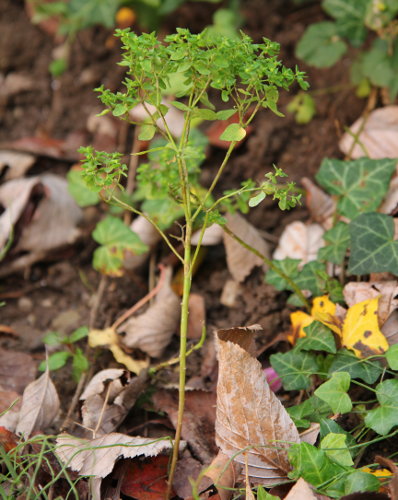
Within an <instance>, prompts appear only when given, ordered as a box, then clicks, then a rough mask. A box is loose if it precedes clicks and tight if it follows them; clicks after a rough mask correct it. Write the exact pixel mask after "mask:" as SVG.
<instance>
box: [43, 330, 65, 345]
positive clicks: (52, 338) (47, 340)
mask: <svg viewBox="0 0 398 500" xmlns="http://www.w3.org/2000/svg"><path fill="white" fill-rule="evenodd" d="M42 340H43V342H44V344H47V345H58V344H60V343H61V342H62V340H63V337H62V335H61V334H60V333H59V332H48V333H46V335H44V337H43V339H42Z"/></svg>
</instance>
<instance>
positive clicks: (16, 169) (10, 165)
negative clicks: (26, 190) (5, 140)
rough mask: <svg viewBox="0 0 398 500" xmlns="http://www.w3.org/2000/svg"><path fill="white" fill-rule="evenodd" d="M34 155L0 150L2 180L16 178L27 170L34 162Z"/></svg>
mask: <svg viewBox="0 0 398 500" xmlns="http://www.w3.org/2000/svg"><path fill="white" fill-rule="evenodd" d="M35 161H36V160H35V157H34V156H33V155H29V154H26V153H20V152H18V151H0V173H2V174H3V172H4V170H5V169H7V171H6V172H5V175H4V180H6V181H9V180H11V179H18V178H19V177H22V176H23V175H24V174H25V172H27V171H28V170H29V169H30V167H31V166H32V165H33V164H34V162H35Z"/></svg>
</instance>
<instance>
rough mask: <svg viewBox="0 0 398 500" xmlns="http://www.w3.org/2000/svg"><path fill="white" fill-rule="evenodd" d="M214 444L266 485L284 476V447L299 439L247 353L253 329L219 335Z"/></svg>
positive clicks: (220, 331)
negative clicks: (246, 462) (245, 454)
mask: <svg viewBox="0 0 398 500" xmlns="http://www.w3.org/2000/svg"><path fill="white" fill-rule="evenodd" d="M217 337H218V346H219V351H218V356H219V380H218V385H217V419H216V442H217V444H218V445H219V447H220V448H221V451H222V452H223V453H225V454H226V455H228V456H230V457H232V456H233V457H234V460H235V461H237V462H239V463H241V464H244V463H245V458H244V457H243V456H242V453H240V452H243V451H246V452H247V460H248V465H249V475H250V476H251V477H255V478H261V482H263V483H264V484H267V485H271V484H273V483H275V482H280V481H281V480H283V479H285V478H286V477H287V473H288V472H289V470H290V464H289V460H288V457H287V449H288V447H289V445H288V444H287V443H299V441H300V438H299V435H298V432H297V429H296V426H295V425H294V423H293V421H292V420H291V418H290V416H289V415H288V413H287V412H286V410H285V409H284V408H283V406H282V404H281V403H280V401H279V399H278V398H277V397H276V396H275V394H274V393H273V392H272V391H271V389H270V388H269V386H268V384H267V381H266V378H265V375H264V373H263V370H262V368H261V365H260V363H259V362H258V361H257V360H256V359H255V358H253V357H252V355H251V354H249V352H250V351H252V349H253V328H252V327H247V328H231V329H229V330H219V331H218V332H217Z"/></svg>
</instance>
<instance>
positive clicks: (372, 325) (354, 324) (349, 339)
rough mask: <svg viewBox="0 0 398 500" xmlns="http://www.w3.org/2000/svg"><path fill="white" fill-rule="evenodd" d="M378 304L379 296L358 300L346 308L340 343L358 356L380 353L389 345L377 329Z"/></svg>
mask: <svg viewBox="0 0 398 500" xmlns="http://www.w3.org/2000/svg"><path fill="white" fill-rule="evenodd" d="M378 305H379V297H376V298H375V299H368V300H364V301H362V302H358V304H355V305H353V306H352V307H350V308H349V309H348V312H347V316H346V318H345V320H344V325H343V335H342V344H343V345H344V346H345V347H348V348H349V349H352V350H353V351H354V352H355V354H356V356H358V357H360V358H363V357H366V356H371V355H373V354H382V353H383V352H385V351H387V349H388V347H389V346H388V342H387V339H386V338H385V336H384V335H383V334H382V332H381V331H380V329H379V322H378V317H377V308H378Z"/></svg>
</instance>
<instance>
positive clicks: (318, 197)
mask: <svg viewBox="0 0 398 500" xmlns="http://www.w3.org/2000/svg"><path fill="white" fill-rule="evenodd" d="M301 184H302V185H303V186H304V188H305V191H306V193H305V194H306V196H305V202H306V205H307V208H308V210H309V212H310V216H311V219H312V220H313V221H314V222H318V223H319V224H321V226H322V227H323V228H324V229H330V228H331V227H332V225H333V220H332V217H333V214H334V212H335V210H336V202H335V201H334V200H333V198H332V197H331V196H329V195H328V194H326V193H325V191H323V190H322V189H321V188H320V187H318V186H317V185H316V184H314V183H313V182H312V180H311V179H308V178H307V177H303V178H302V179H301Z"/></svg>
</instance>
